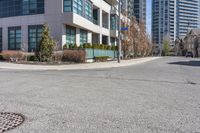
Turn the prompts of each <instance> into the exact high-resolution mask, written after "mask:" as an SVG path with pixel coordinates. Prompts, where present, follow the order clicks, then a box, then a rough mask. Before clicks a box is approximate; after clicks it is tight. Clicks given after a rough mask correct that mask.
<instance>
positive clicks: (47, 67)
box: [0, 57, 161, 70]
mask: <svg viewBox="0 0 200 133" xmlns="http://www.w3.org/2000/svg"><path fill="white" fill-rule="evenodd" d="M159 58H161V57H146V58H139V59H132V60H122V61H121V63H120V64H119V63H117V61H111V62H100V63H86V64H71V65H27V64H14V63H5V62H0V69H13V70H78V69H79V70H84V69H101V68H114V67H123V66H131V65H137V64H141V63H145V62H148V61H153V60H156V59H159Z"/></svg>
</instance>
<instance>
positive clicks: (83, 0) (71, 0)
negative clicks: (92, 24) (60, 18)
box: [63, 0, 93, 21]
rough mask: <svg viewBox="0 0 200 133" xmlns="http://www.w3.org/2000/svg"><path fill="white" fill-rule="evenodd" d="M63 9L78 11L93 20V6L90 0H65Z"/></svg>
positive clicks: (65, 10)
mask: <svg viewBox="0 0 200 133" xmlns="http://www.w3.org/2000/svg"><path fill="white" fill-rule="evenodd" d="M63 11H64V12H74V13H77V14H79V15H81V16H83V17H85V18H86V19H88V20H90V21H92V16H93V15H92V12H93V6H92V2H91V1H90V0H63Z"/></svg>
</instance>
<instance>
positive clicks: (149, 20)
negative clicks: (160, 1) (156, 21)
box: [147, 0, 151, 35]
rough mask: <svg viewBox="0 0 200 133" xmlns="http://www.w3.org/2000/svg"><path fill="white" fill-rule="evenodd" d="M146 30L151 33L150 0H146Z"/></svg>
mask: <svg viewBox="0 0 200 133" xmlns="http://www.w3.org/2000/svg"><path fill="white" fill-rule="evenodd" d="M147 32H148V34H150V35H151V0H147Z"/></svg>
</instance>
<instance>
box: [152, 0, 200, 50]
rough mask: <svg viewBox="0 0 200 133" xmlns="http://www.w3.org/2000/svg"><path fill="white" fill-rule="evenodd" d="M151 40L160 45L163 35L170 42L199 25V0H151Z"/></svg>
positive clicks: (172, 42)
mask: <svg viewBox="0 0 200 133" xmlns="http://www.w3.org/2000/svg"><path fill="white" fill-rule="evenodd" d="M152 4H153V5H152V8H153V9H152V10H153V11H152V41H153V42H154V43H156V44H158V45H159V46H160V47H162V43H163V39H164V38H165V37H167V38H169V39H170V42H171V44H172V45H173V44H174V41H175V39H176V38H177V37H184V36H185V35H186V33H187V32H188V30H190V29H193V28H198V27H199V22H200V0H153V1H152Z"/></svg>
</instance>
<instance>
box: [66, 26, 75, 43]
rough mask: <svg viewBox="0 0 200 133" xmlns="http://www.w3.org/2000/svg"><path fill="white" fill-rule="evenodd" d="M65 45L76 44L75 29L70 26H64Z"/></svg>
mask: <svg viewBox="0 0 200 133" xmlns="http://www.w3.org/2000/svg"><path fill="white" fill-rule="evenodd" d="M66 44H67V45H75V44H76V28H74V27H71V26H66Z"/></svg>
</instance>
